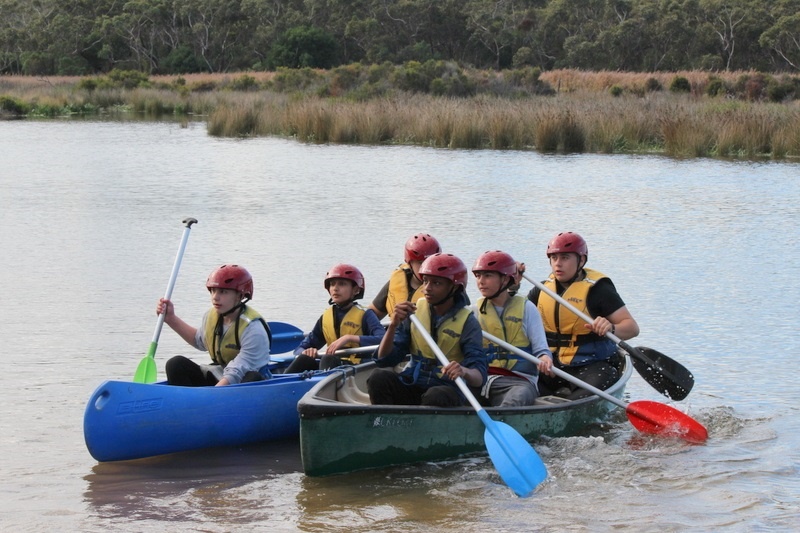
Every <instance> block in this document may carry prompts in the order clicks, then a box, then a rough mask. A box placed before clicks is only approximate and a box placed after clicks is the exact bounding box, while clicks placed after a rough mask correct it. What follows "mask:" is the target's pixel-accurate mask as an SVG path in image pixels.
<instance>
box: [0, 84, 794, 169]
mask: <svg viewBox="0 0 800 533" xmlns="http://www.w3.org/2000/svg"><path fill="white" fill-rule="evenodd" d="M678 74H681V75H683V76H685V77H686V78H687V79H688V80H689V81H690V83H691V84H692V87H695V86H698V87H699V86H701V85H702V84H704V83H707V82H708V76H709V75H708V73H701V72H686V73H678ZM742 74H743V73H729V74H720V76H724V77H725V78H724V79H725V82H726V83H734V82H735V80H736V79H739V78H740V77H741V76H742ZM675 75H676V73H640V74H630V73H617V72H595V73H590V72H582V71H551V72H545V73H542V75H541V78H542V79H543V80H545V81H548V83H550V84H551V85H552V86H553V87H554V88H556V89H558V92H557V93H556V94H555V95H554V96H525V97H513V98H507V97H500V96H491V95H486V94H479V95H477V96H474V97H471V98H448V97H435V96H431V95H428V94H416V93H415V94H411V93H404V92H391V93H388V94H384V95H383V96H381V97H373V98H370V99H366V100H358V101H357V100H349V99H345V98H331V97H324V96H318V95H317V93H310V94H307V93H302V92H299V91H296V92H293V93H284V92H275V91H271V90H264V89H260V90H246V91H236V90H230V89H228V88H225V89H220V90H207V89H206V88H205V87H207V84H215V83H216V84H221V83H223V82H224V83H225V84H226V85H225V87H228V86H229V85H230V84H233V83H235V81H236V80H237V79H239V78H240V77H241V76H236V75H230V74H228V75H219V74H215V75H211V74H206V75H194V76H186V77H185V78H184V79H183V80H181V83H180V84H178V83H177V81H178V78H177V77H154V78H153V80H152V81H153V84H154V86H155V87H160V88H147V89H143V88H139V89H132V90H123V89H102V90H100V89H98V90H95V91H93V92H92V93H91V94H90V93H89V92H87V91H79V90H76V89H75V85H76V83H77V80H76V79H73V81H72V85H70V84H69V83H67V80H65V79H59V80H56V81H53V80H50V81H43V80H41V79H39V80H32V79H29V78H25V79H23V78H11V79H9V78H7V77H0V96H4V95H10V96H11V97H20V98H22V97H23V95H24V97H25V98H26V99H27V100H28V101H36V102H40V103H41V102H45V103H47V105H49V106H52V107H53V108H54V109H57V108H59V107H61V108H65V109H66V108H68V107H69V106H70V105H75V104H84V105H93V106H97V107H100V108H102V109H106V110H109V109H125V110H128V111H129V112H134V113H137V114H140V115H143V116H153V117H158V116H162V115H165V114H166V115H169V114H189V115H191V114H193V115H200V116H205V117H207V124H208V131H209V133H210V134H211V135H216V136H258V135H280V136H287V137H293V138H296V139H298V140H300V141H303V142H313V143H352V144H387V143H392V144H413V145H421V146H433V147H442V148H466V149H517V150H530V149H534V150H539V151H542V152H595V153H652V152H656V153H665V154H669V155H673V156H677V157H697V156H701V157H705V156H719V157H746V158H761V157H772V158H798V157H800V101H798V100H795V101H792V102H787V103H767V102H760V101H744V100H732V99H728V98H724V97H717V98H712V97H709V96H705V95H704V94H702V91H699V92H696V93H693V94H673V93H671V92H669V91H667V90H662V91H652V90H645V89H643V88H646V87H647V86H650V87H652V86H653V83H654V82H652V81H651V80H652V79H653V78H656V81H657V82H658V83H659V84H662V85H663V86H664V87H666V86H667V85H668V84H669V83H670V80H671V79H673V78H674V76H675ZM254 76H257V75H256V74H254ZM262 78H263V79H262ZM269 79H271V78H270V75H268V74H267V73H264V74H263V76H261V77H259V78H258V81H259V82H263V81H268V80H269ZM615 85H617V86H621V87H624V88H625V90H624V91H623V92H622V95H621V96H618V97H614V96H612V95H611V94H610V92H609V90H608V87H609V86H615ZM175 86H178V89H177V90H176V89H175ZM189 87H195V88H203V89H202V90H199V89H198V90H191V89H189Z"/></svg>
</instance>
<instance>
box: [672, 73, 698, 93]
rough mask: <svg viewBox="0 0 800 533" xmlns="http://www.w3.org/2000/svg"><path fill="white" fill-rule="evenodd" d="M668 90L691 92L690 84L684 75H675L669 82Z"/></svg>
mask: <svg viewBox="0 0 800 533" xmlns="http://www.w3.org/2000/svg"><path fill="white" fill-rule="evenodd" d="M669 90H670V91H672V92H673V93H689V92H692V84H691V83H689V80H688V79H686V78H685V77H684V76H675V77H674V78H672V82H671V83H670V84H669Z"/></svg>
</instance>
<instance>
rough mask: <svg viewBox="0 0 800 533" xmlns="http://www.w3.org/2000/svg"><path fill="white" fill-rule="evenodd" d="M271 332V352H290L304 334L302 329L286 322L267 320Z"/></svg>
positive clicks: (298, 343)
mask: <svg viewBox="0 0 800 533" xmlns="http://www.w3.org/2000/svg"><path fill="white" fill-rule="evenodd" d="M267 323H268V324H269V329H270V331H271V332H272V346H271V347H270V350H269V351H270V353H271V354H278V353H286V352H291V351H292V350H294V349H295V348H297V346H299V345H300V341H302V340H303V338H304V337H305V336H306V335H305V333H303V330H301V329H300V328H298V327H297V326H293V325H291V324H287V323H286V322H267Z"/></svg>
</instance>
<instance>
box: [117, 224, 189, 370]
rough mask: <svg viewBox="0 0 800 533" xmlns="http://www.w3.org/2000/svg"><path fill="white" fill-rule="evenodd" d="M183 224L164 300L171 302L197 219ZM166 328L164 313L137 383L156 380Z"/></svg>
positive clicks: (157, 324)
mask: <svg viewBox="0 0 800 533" xmlns="http://www.w3.org/2000/svg"><path fill="white" fill-rule="evenodd" d="M183 224H184V225H185V226H186V227H185V228H184V230H183V238H182V239H181V244H180V246H179V247H178V254H177V255H176V256H175V263H174V264H173V265H172V274H170V276H169V283H167V292H166V294H165V295H164V298H166V299H167V300H169V298H170V297H171V296H172V289H173V288H174V287H175V280H176V279H177V278H178V270H179V269H180V268H181V260H182V259H183V252H184V250H186V241H188V240H189V232H190V231H191V229H192V224H197V219H196V218H185V219H183ZM163 326H164V313H161V314H160V315H158V321H157V322H156V330H155V332H154V333H153V340H152V341H151V342H150V347H149V348H148V349H147V355H145V356H144V358H143V359H142V360H141V361H139V366H138V367H137V368H136V374H134V376H133V381H134V382H135V383H153V382H155V380H156V373H157V372H156V348H157V347H158V337H159V336H160V335H161V328H162V327H163Z"/></svg>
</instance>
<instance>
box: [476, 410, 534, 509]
mask: <svg viewBox="0 0 800 533" xmlns="http://www.w3.org/2000/svg"><path fill="white" fill-rule="evenodd" d="M483 439H484V441H485V442H486V449H487V450H488V451H489V457H490V458H491V459H492V463H494V467H495V468H496V469H497V472H498V473H499V474H500V477H501V478H503V481H505V483H506V485H508V486H509V487H510V488H511V490H513V491H514V492H515V493H516V494H517V496H519V497H521V498H527V497H528V496H530V495H531V494H532V493H533V491H534V489H535V488H536V487H537V486H538V485H539V483H541V482H542V481H544V480H545V478H546V477H547V468H546V467H545V466H544V463H543V462H542V459H541V458H540V457H539V454H537V453H536V450H534V449H533V447H532V446H531V445H530V443H529V442H528V441H526V440H525V439H524V438H523V437H522V435H520V434H519V433H518V432H517V430H515V429H514V428H512V427H511V426H509V425H508V424H505V423H503V422H497V421H494V420H493V421H492V424H486V431H485V432H484V433H483Z"/></svg>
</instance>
